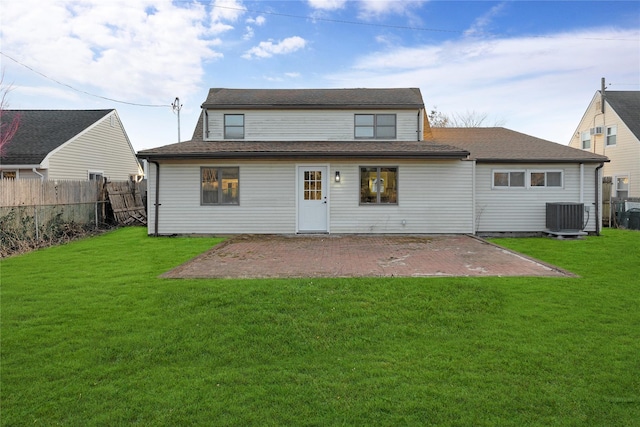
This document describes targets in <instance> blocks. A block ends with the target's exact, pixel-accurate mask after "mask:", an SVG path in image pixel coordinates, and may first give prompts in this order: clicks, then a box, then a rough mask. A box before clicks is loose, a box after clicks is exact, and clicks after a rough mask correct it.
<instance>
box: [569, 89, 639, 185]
mask: <svg viewBox="0 0 640 427" xmlns="http://www.w3.org/2000/svg"><path fill="white" fill-rule="evenodd" d="M603 83H604V82H603ZM603 86H604V84H603ZM569 146H571V147H574V148H578V149H581V150H584V151H588V152H590V153H597V154H602V155H604V156H607V157H608V158H609V160H610V162H609V163H607V164H605V166H604V169H603V176H605V177H610V178H611V182H612V184H613V187H612V196H614V197H623V198H626V197H640V91H609V90H599V91H596V93H595V94H594V96H593V98H592V99H591V102H590V103H589V106H588V107H587V110H586V111H585V113H584V115H583V116H582V120H580V123H579V124H578V127H577V129H576V132H575V134H574V135H573V137H572V138H571V141H570V142H569Z"/></svg>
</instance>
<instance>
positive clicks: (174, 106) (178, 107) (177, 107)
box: [171, 96, 182, 142]
mask: <svg viewBox="0 0 640 427" xmlns="http://www.w3.org/2000/svg"><path fill="white" fill-rule="evenodd" d="M171 108H172V109H173V112H174V113H177V114H178V142H180V110H182V104H180V98H178V97H177V96H176V99H175V101H173V104H171Z"/></svg>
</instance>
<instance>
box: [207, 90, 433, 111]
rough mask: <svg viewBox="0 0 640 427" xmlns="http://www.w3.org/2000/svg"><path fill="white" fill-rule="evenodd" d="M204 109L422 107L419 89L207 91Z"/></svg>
mask: <svg viewBox="0 0 640 427" xmlns="http://www.w3.org/2000/svg"><path fill="white" fill-rule="evenodd" d="M202 107H203V108H224V109H240V108H250V107H257V108H260V109H264V108H287V107H289V108H297V109H299V108H313V109H330V108H352V107H356V108H372V109H374V108H421V107H424V102H423V101H422V94H421V93H420V89H418V88H384V89H225V88H213V89H210V90H209V95H208V96H207V100H206V101H205V102H204V103H203V104H202Z"/></svg>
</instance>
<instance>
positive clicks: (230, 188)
mask: <svg viewBox="0 0 640 427" xmlns="http://www.w3.org/2000/svg"><path fill="white" fill-rule="evenodd" d="M200 181H201V203H202V204H203V205H237V204H239V203H240V198H239V190H240V170H239V168H237V167H235V168H234V167H231V168H229V167H225V168H214V167H204V168H201V169H200Z"/></svg>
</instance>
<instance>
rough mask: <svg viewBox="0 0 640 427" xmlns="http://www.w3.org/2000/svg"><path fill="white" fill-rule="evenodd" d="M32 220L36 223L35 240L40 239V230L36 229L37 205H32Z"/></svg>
mask: <svg viewBox="0 0 640 427" xmlns="http://www.w3.org/2000/svg"><path fill="white" fill-rule="evenodd" d="M33 222H34V223H35V225H36V242H37V241H39V240H40V230H38V228H39V227H38V206H34V207H33Z"/></svg>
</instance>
